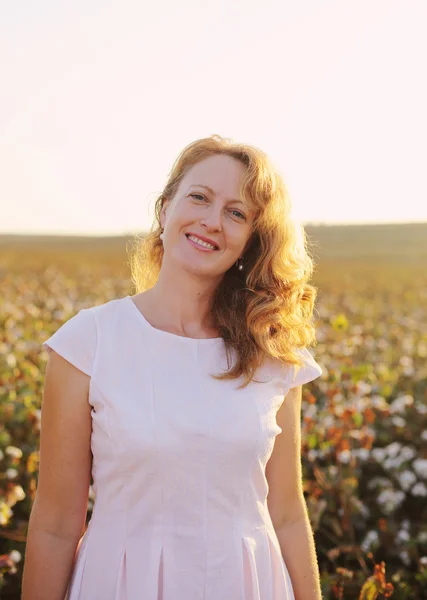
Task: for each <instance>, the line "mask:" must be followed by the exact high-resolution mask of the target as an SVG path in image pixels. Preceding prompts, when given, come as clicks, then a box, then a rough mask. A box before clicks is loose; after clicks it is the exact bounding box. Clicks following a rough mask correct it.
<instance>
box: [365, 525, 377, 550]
mask: <svg viewBox="0 0 427 600" xmlns="http://www.w3.org/2000/svg"><path fill="white" fill-rule="evenodd" d="M378 544H379V535H378V532H377V531H374V530H371V531H368V533H367V534H366V535H365V537H364V539H363V541H362V543H361V548H362V550H363V551H364V552H368V550H371V549H372V548H374V547H375V546H377V545H378Z"/></svg>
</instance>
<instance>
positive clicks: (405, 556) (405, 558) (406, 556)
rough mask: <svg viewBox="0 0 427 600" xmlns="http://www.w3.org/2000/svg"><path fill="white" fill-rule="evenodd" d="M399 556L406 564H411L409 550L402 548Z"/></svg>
mask: <svg viewBox="0 0 427 600" xmlns="http://www.w3.org/2000/svg"><path fill="white" fill-rule="evenodd" d="M399 556H400V558H401V559H402V562H403V563H404V564H405V565H406V566H409V565H410V564H411V559H410V556H409V553H408V551H407V550H402V552H399Z"/></svg>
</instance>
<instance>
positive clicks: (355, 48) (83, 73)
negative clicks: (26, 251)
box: [0, 0, 427, 235]
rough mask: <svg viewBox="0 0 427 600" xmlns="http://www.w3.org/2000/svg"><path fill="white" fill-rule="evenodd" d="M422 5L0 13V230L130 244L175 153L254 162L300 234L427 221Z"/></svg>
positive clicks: (254, 4)
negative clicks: (219, 142) (287, 200)
mask: <svg viewBox="0 0 427 600" xmlns="http://www.w3.org/2000/svg"><path fill="white" fill-rule="evenodd" d="M426 23H427V1H426V0H347V1H346V0H335V1H332V0H305V1H297V0H292V1H291V0H263V1H262V2H261V1H260V0H256V1H253V0H244V1H243V0H203V1H202V2H201V1H200V0H181V1H180V2H176V1H175V0H160V1H159V0H156V1H153V2H150V3H148V2H141V1H136V0H120V1H119V0H113V1H110V2H107V1H106V0H102V1H101V0H74V1H73V2H71V1H69V2H58V0H38V2H30V1H29V0H21V1H19V2H10V1H6V0H0V204H1V210H0V233H40V234H52V233H58V234H65V233H70V234H82V235H83V234H84V235H86V234H94V235H109V234H129V233H134V232H137V231H143V230H147V229H148V228H149V227H150V225H151V222H152V215H153V207H154V200H155V198H156V195H157V194H158V193H159V192H160V191H161V189H162V187H163V185H164V183H165V181H166V177H167V174H168V173H169V171H170V169H171V167H172V163H173V161H174V160H175V158H176V156H177V155H178V153H179V152H180V151H181V150H182V149H183V148H184V146H186V145H187V144H188V143H190V142H191V141H193V140H194V139H197V138H199V137H204V136H206V135H211V134H213V133H218V134H220V135H223V136H226V137H231V138H233V139H235V140H236V141H242V142H246V143H249V144H254V145H256V146H259V147H260V148H262V149H263V150H265V151H266V152H267V153H268V154H269V155H270V157H271V158H272V160H273V162H274V163H275V164H276V165H277V166H278V168H279V169H280V171H281V173H282V175H283V177H284V180H285V183H286V185H287V187H288V190H289V193H290V196H291V200H292V206H293V209H292V210H293V214H294V216H295V218H296V219H298V220H301V222H303V223H369V222H371V223H372V222H410V221H427V178H426V166H427V116H426V106H427V84H426V77H425V64H426V57H427V36H426V35H425V31H426Z"/></svg>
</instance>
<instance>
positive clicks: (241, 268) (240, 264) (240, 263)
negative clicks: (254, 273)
mask: <svg viewBox="0 0 427 600" xmlns="http://www.w3.org/2000/svg"><path fill="white" fill-rule="evenodd" d="M236 267H237V268H238V269H239V271H243V256H241V257H240V258H238V259H237V260H236Z"/></svg>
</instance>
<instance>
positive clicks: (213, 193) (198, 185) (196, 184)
mask: <svg viewBox="0 0 427 600" xmlns="http://www.w3.org/2000/svg"><path fill="white" fill-rule="evenodd" d="M193 186H196V187H202V188H205V190H208V192H210V193H211V194H212V195H213V196H215V192H214V190H213V189H212V188H211V187H209V186H208V185H203V183H193V184H191V186H190V187H193ZM229 202H240V204H243V206H246V205H245V203H244V202H242V201H241V200H229Z"/></svg>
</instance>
